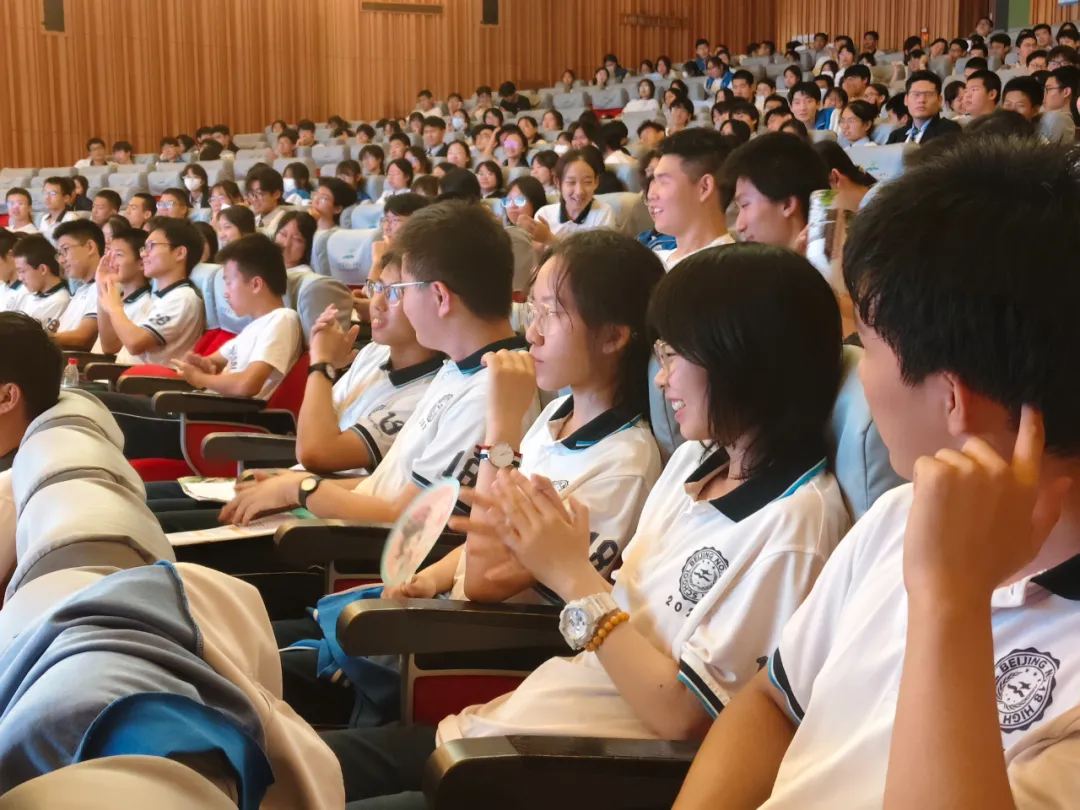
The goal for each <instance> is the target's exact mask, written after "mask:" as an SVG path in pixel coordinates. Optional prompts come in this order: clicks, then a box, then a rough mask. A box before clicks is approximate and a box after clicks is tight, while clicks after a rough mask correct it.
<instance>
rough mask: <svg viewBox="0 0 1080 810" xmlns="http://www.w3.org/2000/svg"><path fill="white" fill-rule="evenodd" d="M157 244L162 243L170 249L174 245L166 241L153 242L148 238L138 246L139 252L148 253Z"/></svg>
mask: <svg viewBox="0 0 1080 810" xmlns="http://www.w3.org/2000/svg"><path fill="white" fill-rule="evenodd" d="M159 245H164V246H165V247H167V248H169V249H170V250H171V249H172V248H173V247H175V245H172V244H170V243H168V242H155V241H153V240H150V241H149V242H144V243H143V246H142V247H141V248H139V253H149V252H150V251H152V250H153V249H154V248H156V247H158V246H159Z"/></svg>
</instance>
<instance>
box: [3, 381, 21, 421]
mask: <svg viewBox="0 0 1080 810" xmlns="http://www.w3.org/2000/svg"><path fill="white" fill-rule="evenodd" d="M21 404H22V389H21V388H19V386H17V385H15V383H5V384H4V385H0V416H6V415H7V414H9V413H12V412H13V411H15V410H17V409H18V408H19V406H20V405H21Z"/></svg>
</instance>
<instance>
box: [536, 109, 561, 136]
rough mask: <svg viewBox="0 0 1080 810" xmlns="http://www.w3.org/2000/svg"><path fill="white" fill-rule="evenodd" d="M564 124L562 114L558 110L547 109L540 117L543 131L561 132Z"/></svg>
mask: <svg viewBox="0 0 1080 810" xmlns="http://www.w3.org/2000/svg"><path fill="white" fill-rule="evenodd" d="M563 126H564V120H563V114H562V113H561V112H559V111H558V110H547V111H545V112H544V117H543V118H541V119H540V128H541V129H542V130H544V132H561V131H562V128H563Z"/></svg>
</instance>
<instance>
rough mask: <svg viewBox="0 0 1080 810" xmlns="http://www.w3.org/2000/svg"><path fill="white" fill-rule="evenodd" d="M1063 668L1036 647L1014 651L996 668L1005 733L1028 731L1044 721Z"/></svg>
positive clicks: (999, 703)
mask: <svg viewBox="0 0 1080 810" xmlns="http://www.w3.org/2000/svg"><path fill="white" fill-rule="evenodd" d="M1060 666H1061V662H1060V661H1058V660H1057V659H1056V658H1054V656H1052V655H1050V653H1044V652H1040V651H1039V650H1036V649H1035V648H1034V647H1028V648H1027V649H1025V650H1013V651H1012V652H1011V653H1009V654H1008V655H1006V656H1005V657H1004V658H1002V659H1001V660H1000V661H998V662H997V664H995V665H994V678H995V681H996V692H997V704H998V718H999V720H1000V722H1001V730H1002V731H1004V732H1005V733H1006V734H1007V733H1009V732H1010V731H1026V730H1027V729H1029V728H1031V727H1032V726H1033V725H1034V724H1035V723H1037V722H1039V721H1040V720H1042V716H1043V714H1045V712H1046V707H1047V706H1049V705H1050V704H1051V703H1052V702H1053V698H1054V686H1055V685H1056V684H1057V679H1056V677H1055V676H1056V675H1057V671H1058V667H1060Z"/></svg>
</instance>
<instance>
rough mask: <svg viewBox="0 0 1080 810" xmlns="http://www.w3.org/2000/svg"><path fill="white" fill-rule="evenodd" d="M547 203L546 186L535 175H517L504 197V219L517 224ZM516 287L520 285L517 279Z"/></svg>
mask: <svg viewBox="0 0 1080 810" xmlns="http://www.w3.org/2000/svg"><path fill="white" fill-rule="evenodd" d="M545 205H547V197H546V195H545V194H544V187H543V186H542V185H541V184H540V181H539V180H537V179H536V178H535V177H517V178H515V179H513V180H511V181H510V185H509V186H508V187H507V190H506V196H505V197H504V198H503V220H504V223H503V224H505V225H506V227H508V228H513V227H516V226H517V222H518V219H520V218H521V217H522V216H527V217H532V216H536V212H537V211H539V210H540V209H541V208H543V207H544V206H545ZM514 286H515V288H516V287H517V286H518V285H517V283H516V279H515V285H514Z"/></svg>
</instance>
